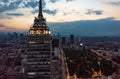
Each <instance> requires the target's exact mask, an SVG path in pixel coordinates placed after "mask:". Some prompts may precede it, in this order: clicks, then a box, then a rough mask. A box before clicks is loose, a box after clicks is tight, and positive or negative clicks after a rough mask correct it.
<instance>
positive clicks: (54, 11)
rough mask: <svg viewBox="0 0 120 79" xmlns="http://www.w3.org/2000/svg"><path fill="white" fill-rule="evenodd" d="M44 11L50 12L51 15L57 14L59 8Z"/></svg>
mask: <svg viewBox="0 0 120 79" xmlns="http://www.w3.org/2000/svg"><path fill="white" fill-rule="evenodd" d="M43 12H45V13H47V14H50V15H55V14H56V13H57V10H47V9H46V10H43Z"/></svg>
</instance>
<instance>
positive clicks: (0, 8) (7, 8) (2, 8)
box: [0, 0, 22, 13]
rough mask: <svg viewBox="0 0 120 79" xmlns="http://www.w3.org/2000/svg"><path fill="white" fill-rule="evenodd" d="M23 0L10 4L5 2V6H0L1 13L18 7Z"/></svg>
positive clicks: (6, 0)
mask: <svg viewBox="0 0 120 79" xmlns="http://www.w3.org/2000/svg"><path fill="white" fill-rule="evenodd" d="M4 2H8V0H5V1H4ZM21 2H22V0H17V1H15V2H12V3H10V5H7V4H5V5H4V6H0V13H2V12H5V11H10V10H15V9H17V8H18V5H19V4H20V3H21Z"/></svg>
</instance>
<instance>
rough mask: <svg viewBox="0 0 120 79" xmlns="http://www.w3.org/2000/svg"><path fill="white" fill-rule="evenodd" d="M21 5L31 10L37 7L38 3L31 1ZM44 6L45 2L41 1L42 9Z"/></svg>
mask: <svg viewBox="0 0 120 79" xmlns="http://www.w3.org/2000/svg"><path fill="white" fill-rule="evenodd" d="M23 4H24V5H25V7H32V8H35V7H37V6H38V5H39V1H31V2H27V3H24V2H23ZM45 5H46V3H45V1H44V0H42V7H43V8H44V7H45Z"/></svg>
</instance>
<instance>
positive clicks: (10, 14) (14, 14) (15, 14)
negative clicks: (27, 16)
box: [6, 13, 24, 16]
mask: <svg viewBox="0 0 120 79" xmlns="http://www.w3.org/2000/svg"><path fill="white" fill-rule="evenodd" d="M6 15H8V16H24V14H21V13H6Z"/></svg>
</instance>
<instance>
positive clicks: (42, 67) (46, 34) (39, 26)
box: [25, 0, 52, 79]
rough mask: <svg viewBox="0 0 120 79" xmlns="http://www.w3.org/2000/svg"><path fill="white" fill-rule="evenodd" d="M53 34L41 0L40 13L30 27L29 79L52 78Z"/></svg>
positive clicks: (27, 70)
mask: <svg viewBox="0 0 120 79" xmlns="http://www.w3.org/2000/svg"><path fill="white" fill-rule="evenodd" d="M51 59H52V36H51V32H50V30H49V28H48V26H47V25H46V19H45V18H44V17H43V14H42V0H39V14H38V17H35V19H34V24H33V26H32V27H30V30H29V35H28V42H27V54H26V67H25V72H26V74H27V78H28V79H51Z"/></svg>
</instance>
